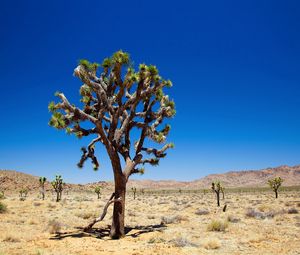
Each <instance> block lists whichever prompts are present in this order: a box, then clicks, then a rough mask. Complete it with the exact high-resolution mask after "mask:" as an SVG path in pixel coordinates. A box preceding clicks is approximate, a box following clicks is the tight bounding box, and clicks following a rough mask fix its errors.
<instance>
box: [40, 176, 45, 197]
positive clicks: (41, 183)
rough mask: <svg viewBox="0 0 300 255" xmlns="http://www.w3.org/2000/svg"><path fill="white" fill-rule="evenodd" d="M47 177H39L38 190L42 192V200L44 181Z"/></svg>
mask: <svg viewBox="0 0 300 255" xmlns="http://www.w3.org/2000/svg"><path fill="white" fill-rule="evenodd" d="M46 180H47V178H46V177H40V179H39V182H40V192H41V194H42V198H43V200H44V199H45V182H46Z"/></svg>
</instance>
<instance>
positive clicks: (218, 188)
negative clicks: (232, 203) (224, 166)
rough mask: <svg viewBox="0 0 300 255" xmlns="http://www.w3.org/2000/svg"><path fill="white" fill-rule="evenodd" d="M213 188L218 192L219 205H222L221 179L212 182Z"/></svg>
mask: <svg viewBox="0 0 300 255" xmlns="http://www.w3.org/2000/svg"><path fill="white" fill-rule="evenodd" d="M211 189H212V190H213V191H214V192H215V193H216V197H217V205H218V206H220V192H222V189H223V187H222V185H221V183H220V182H219V181H215V182H213V183H212V184H211Z"/></svg>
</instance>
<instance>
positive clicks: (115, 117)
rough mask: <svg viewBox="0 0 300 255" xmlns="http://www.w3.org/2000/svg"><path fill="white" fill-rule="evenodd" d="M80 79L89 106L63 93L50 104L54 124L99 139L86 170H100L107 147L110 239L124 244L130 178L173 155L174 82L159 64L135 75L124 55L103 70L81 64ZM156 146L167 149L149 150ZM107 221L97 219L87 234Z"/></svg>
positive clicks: (86, 152)
mask: <svg viewBox="0 0 300 255" xmlns="http://www.w3.org/2000/svg"><path fill="white" fill-rule="evenodd" d="M99 67H101V69H102V70H101V71H100V72H99V69H100V68H99ZM74 75H75V76H77V77H78V78H79V79H80V80H81V84H82V85H81V88H80V95H81V96H82V98H81V102H82V104H83V107H76V106H75V105H74V104H72V103H70V102H69V100H68V99H67V98H66V97H65V95H64V94H63V93H61V92H57V93H56V94H55V95H56V96H57V97H59V99H60V102H59V103H55V102H51V103H50V104H49V106H48V108H49V110H50V111H51V112H52V118H51V119H50V122H49V124H50V125H51V126H53V127H55V128H57V129H64V130H66V132H67V133H68V134H75V135H76V136H77V137H78V138H81V137H83V136H90V135H91V136H93V135H96V138H94V139H93V140H92V141H91V142H90V144H89V145H88V146H87V148H85V147H84V148H82V157H81V159H80V161H79V163H78V167H80V168H81V167H83V165H84V162H85V161H86V160H87V159H90V160H91V161H92V163H93V168H94V169H95V170H97V169H98V168H99V161H98V159H97V157H96V154H95V152H96V150H95V146H96V145H97V144H99V143H101V144H103V145H104V147H105V149H106V151H107V154H108V156H109V158H110V161H111V165H112V170H113V174H114V184H115V189H114V193H113V194H112V195H111V198H110V200H109V202H108V206H109V205H110V204H113V205H114V209H113V217H112V224H111V230H110V236H111V237H112V238H113V239H118V238H121V237H123V236H124V235H125V225H124V221H125V194H126V185H127V182H128V179H129V177H130V176H131V175H132V174H137V173H143V172H144V168H143V167H142V165H145V164H151V165H153V166H156V165H158V163H159V161H160V159H161V158H164V157H165V156H166V155H167V153H166V151H167V150H168V149H169V148H173V147H174V144H173V143H166V139H167V136H168V134H169V131H170V129H171V126H170V125H169V124H168V123H165V120H167V119H168V118H172V117H173V116H174V115H175V113H176V111H175V103H174V101H173V100H170V98H169V96H168V95H165V94H164V91H163V90H164V89H166V88H168V87H171V86H172V82H171V81H170V80H165V79H163V78H162V77H161V76H160V75H159V71H158V69H157V67H156V66H154V65H145V64H141V65H139V68H138V70H135V69H134V66H133V62H132V61H131V60H130V57H129V54H128V53H126V52H123V51H118V52H116V53H114V54H113V55H112V56H111V57H110V58H105V59H104V60H103V62H102V64H101V65H100V64H97V63H91V62H89V61H87V60H81V61H80V62H79V65H78V66H77V67H76V68H75V70H74ZM83 122H85V123H84V124H86V122H89V124H90V125H85V126H86V127H89V128H84V127H83V125H82V123H83ZM133 139H135V140H133ZM149 140H150V141H149ZM149 142H150V143H149ZM153 142H156V143H158V144H164V145H162V146H161V147H158V148H154V147H152V148H151V147H149V145H150V144H154V143H153ZM147 143H148V145H147ZM104 209H106V210H107V208H106V207H105V208H104ZM104 211H105V210H104ZM102 219H103V218H102V217H99V219H98V218H97V219H96V220H94V221H93V222H92V224H90V225H89V226H88V227H86V228H85V229H86V230H87V229H90V228H91V227H92V226H93V224H95V223H96V222H99V221H101V220H102Z"/></svg>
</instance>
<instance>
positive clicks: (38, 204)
mask: <svg viewBox="0 0 300 255" xmlns="http://www.w3.org/2000/svg"><path fill="white" fill-rule="evenodd" d="M41 204H42V203H41V202H34V203H33V205H34V206H40V205H41Z"/></svg>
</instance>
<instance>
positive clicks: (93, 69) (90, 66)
mask: <svg viewBox="0 0 300 255" xmlns="http://www.w3.org/2000/svg"><path fill="white" fill-rule="evenodd" d="M79 64H80V65H81V66H83V67H84V68H85V69H86V70H87V71H90V72H96V71H97V68H98V67H99V66H100V65H99V64H98V63H96V62H94V63H91V62H89V61H88V60H86V59H81V60H79Z"/></svg>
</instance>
